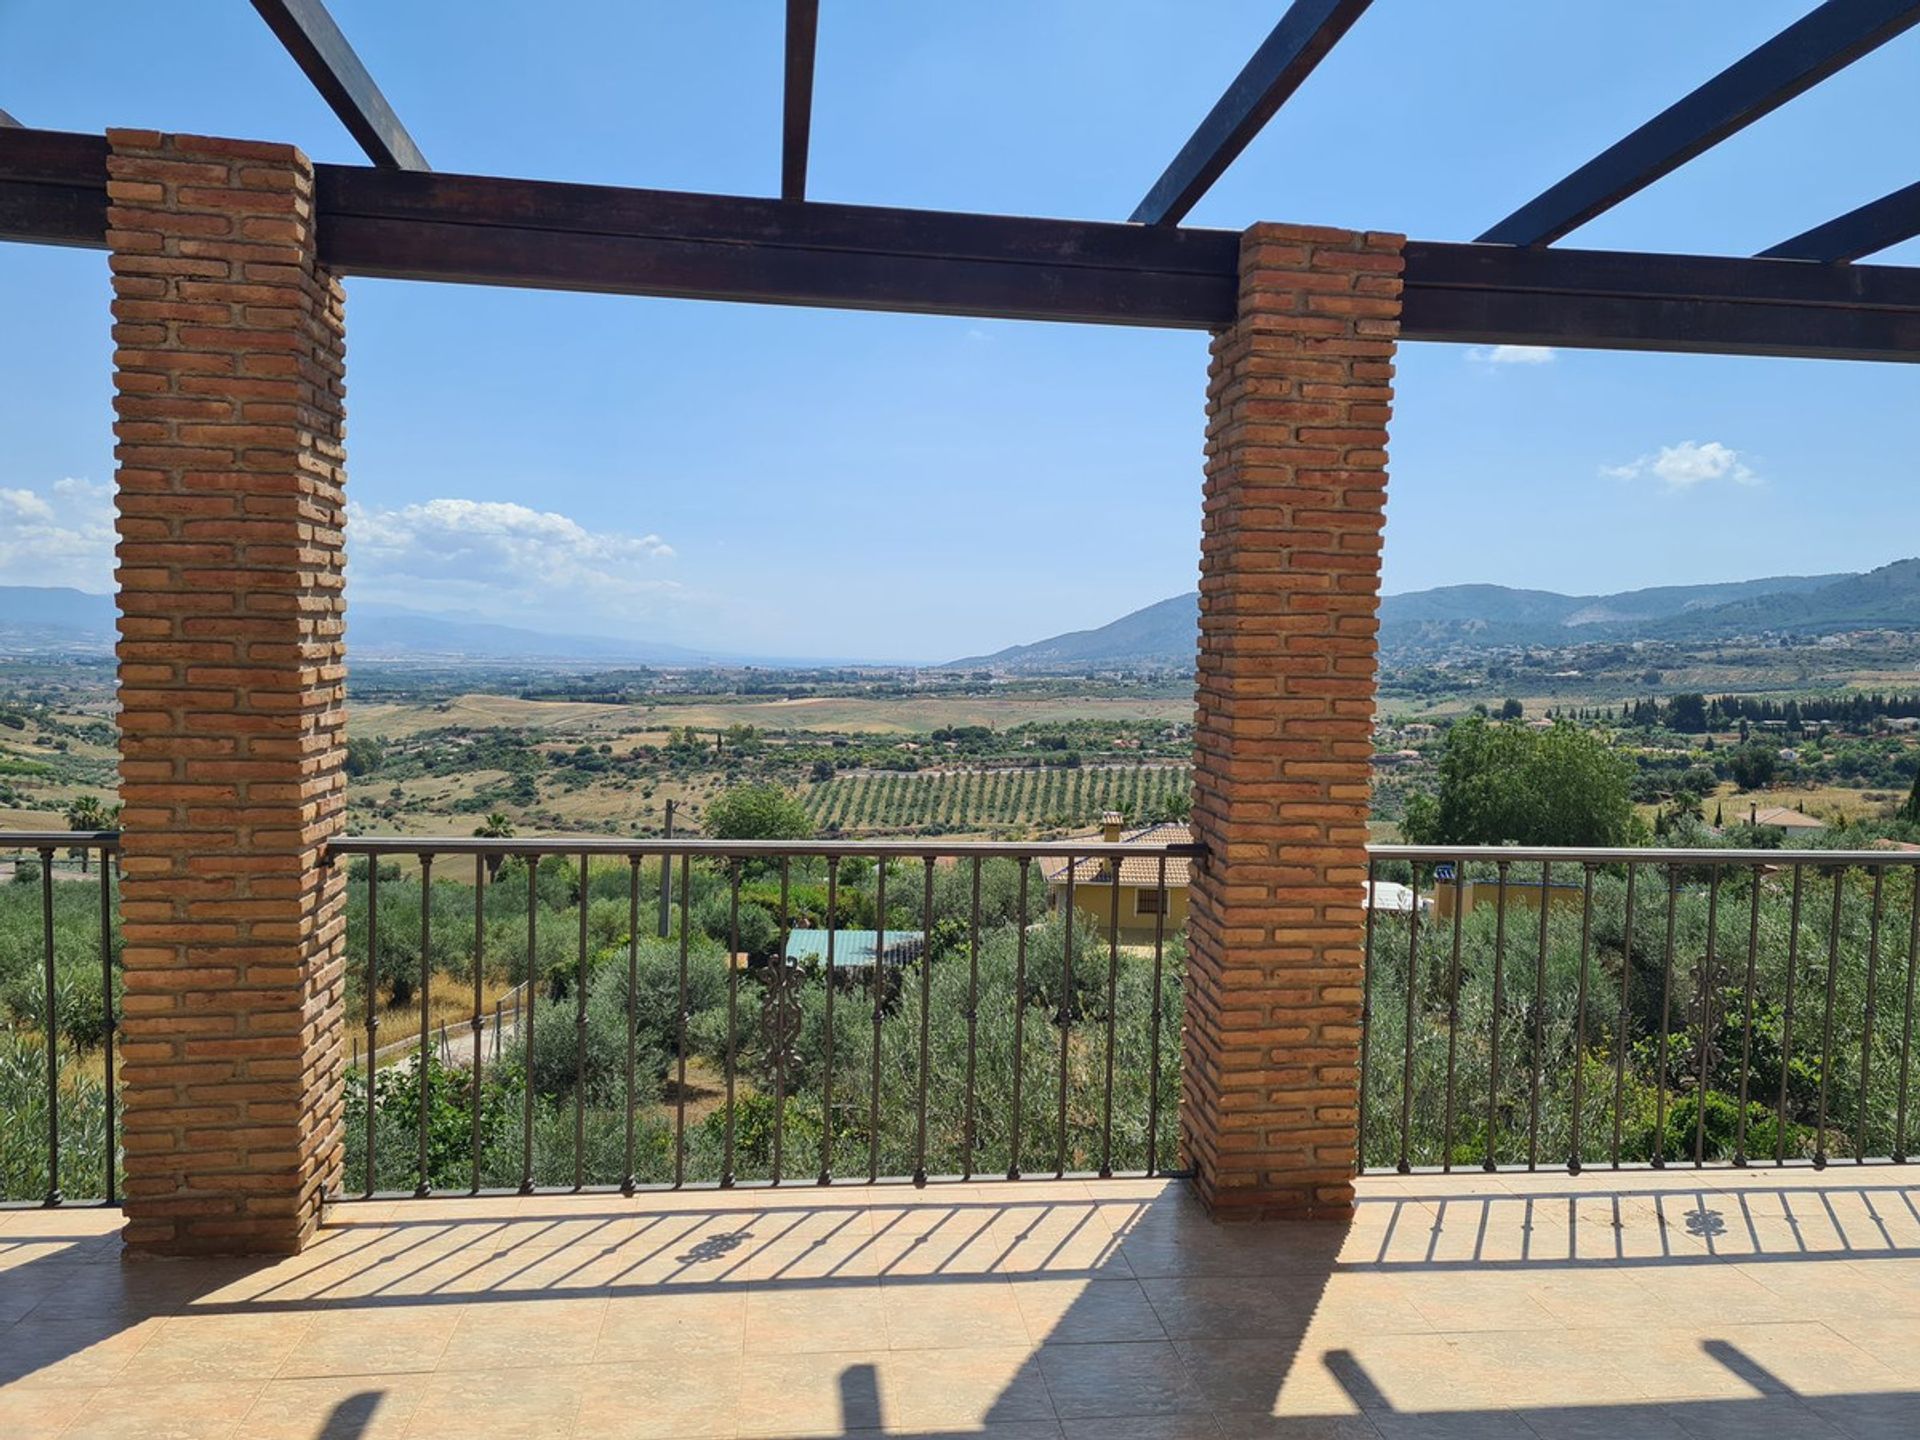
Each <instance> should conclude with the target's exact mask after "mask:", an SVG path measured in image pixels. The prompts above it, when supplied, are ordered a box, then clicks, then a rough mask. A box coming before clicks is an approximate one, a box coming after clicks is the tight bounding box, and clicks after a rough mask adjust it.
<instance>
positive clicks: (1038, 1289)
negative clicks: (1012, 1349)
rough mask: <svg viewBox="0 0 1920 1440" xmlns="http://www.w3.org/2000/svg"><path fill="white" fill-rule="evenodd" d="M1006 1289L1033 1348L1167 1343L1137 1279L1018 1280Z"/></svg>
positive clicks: (1158, 1319)
mask: <svg viewBox="0 0 1920 1440" xmlns="http://www.w3.org/2000/svg"><path fill="white" fill-rule="evenodd" d="M1010 1288H1011V1290H1012V1292H1013V1298H1014V1303H1015V1304H1016V1305H1018V1306H1019V1307H1020V1316H1021V1318H1022V1319H1023V1320H1024V1321H1025V1322H1026V1326H1027V1335H1028V1338H1029V1339H1031V1340H1032V1341H1033V1343H1035V1344H1037V1345H1085V1344H1089V1343H1093V1342H1099V1341H1106V1342H1109V1343H1111V1342H1115V1341H1128V1340H1165V1339H1166V1338H1167V1333H1166V1329H1165V1327H1164V1326H1162V1325H1161V1323H1160V1317H1159V1315H1158V1314H1157V1313H1155V1311H1154V1308H1153V1304H1152V1302H1151V1301H1149V1300H1148V1299H1147V1294H1146V1291H1144V1290H1142V1289H1141V1288H1140V1282H1139V1281H1137V1280H1133V1279H1096V1280H1046V1279H1034V1278H1029V1277H1020V1278H1017V1279H1015V1280H1013V1281H1011V1282H1010Z"/></svg>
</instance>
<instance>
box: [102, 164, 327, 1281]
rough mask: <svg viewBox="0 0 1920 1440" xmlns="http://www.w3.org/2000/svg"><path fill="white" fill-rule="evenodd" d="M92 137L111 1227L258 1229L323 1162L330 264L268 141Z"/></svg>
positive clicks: (218, 1235) (300, 1237) (315, 1188)
mask: <svg viewBox="0 0 1920 1440" xmlns="http://www.w3.org/2000/svg"><path fill="white" fill-rule="evenodd" d="M108 139H109V141H110V144H111V157H110V159H109V161H108V176H109V183H108V195H109V204H110V206H111V209H110V211H109V216H108V226H109V235H108V242H109V246H110V248H111V251H112V269H113V291H114V301H113V317H114V322H115V323H114V330H113V335H114V342H115V346H116V348H115V352H114V384H115V392H116V393H115V399H114V405H115V409H116V412H117V416H118V419H117V423H116V425H115V434H116V437H117V439H118V446H117V448H116V450H115V455H116V458H117V459H118V462H119V473H118V479H119V485H118V507H119V514H118V530H119V536H120V543H119V550H118V554H119V570H118V579H119V584H120V612H121V614H120V644H119V660H120V687H121V688H120V702H121V714H120V726H121V735H122V738H121V761H120V794H121V799H122V801H123V803H124V806H125V809H124V811H123V813H122V816H121V825H122V835H123V838H122V846H123V850H122V854H123V862H122V863H123V865H124V874H125V882H124V887H123V890H122V895H121V917H122V923H123V927H124V935H125V951H124V964H125V1021H124V1030H123V1036H124V1043H123V1047H122V1050H121V1055H122V1057H123V1060H124V1067H125V1068H124V1072H123V1077H122V1078H123V1084H124V1089H123V1103H124V1111H123V1114H124V1125H125V1146H126V1190H125V1198H126V1213H127V1226H126V1231H125V1236H126V1242H127V1244H128V1246H129V1247H130V1248H132V1249H135V1250H145V1251H152V1252H156V1253H168V1254H187V1253H208V1252H225V1253H239V1252H250V1253H273V1252H285V1251H290V1250H297V1249H298V1248H299V1247H300V1245H301V1244H302V1242H303V1241H304V1240H305V1238H306V1236H307V1235H308V1234H309V1233H311V1231H312V1228H313V1226H314V1225H315V1223H316V1222H317V1220H318V1218H319V1210H320V1200H321V1196H322V1194H323V1190H324V1187H326V1186H327V1185H328V1184H329V1183H331V1182H333V1181H335V1180H337V1174H336V1172H337V1169H338V1166H339V1164H340V1158H339V1152H340V1078H341V1077H340V1075H339V1073H338V1067H339V1063H340V1062H339V1047H338V1044H337V1040H338V1036H339V1033H340V1025H341V986H342V978H343V941H344V931H345V917H344V908H343V904H342V900H343V885H344V882H343V878H342V877H341V876H340V875H338V874H337V873H334V872H333V871H332V870H330V869H327V868H325V867H323V866H322V865H321V864H320V863H319V862H320V859H321V851H322V847H323V845H324V843H325V841H326V840H327V839H328V838H329V837H330V836H332V835H333V834H335V833H336V832H337V831H338V830H339V829H340V827H341V825H342V823H343V820H344V816H345V808H346V782H345V772H344V769H343V761H344V745H345V729H344V725H345V712H344V709H343V704H344V676H345V667H344V657H343V651H342V628H343V626H342V615H343V604H342V573H341V559H342V556H341V528H342V524H343V521H344V519H345V510H344V506H345V500H344V496H343V493H342V488H341V487H342V482H343V479H344V472H343V469H342V464H343V451H342V413H343V411H342V397H343V394H344V383H343V373H344V342H343V330H342V292H341V288H340V286H339V284H338V282H337V281H335V280H334V279H333V278H332V277H331V276H330V275H329V274H327V272H326V271H325V270H324V269H322V268H321V267H320V265H319V264H318V263H317V262H316V260H315V258H314V214H313V173H312V169H311V167H310V166H309V165H308V163H307V161H306V159H305V158H304V157H303V156H302V155H301V154H300V153H299V152H298V151H296V150H294V149H292V148H291V147H288V146H284V145H268V144H256V143H251V142H242V141H231V140H212V139H202V138H197V137H190V136H167V135H159V134H155V133H152V132H150V131H132V130H120V131H112V132H109V135H108Z"/></svg>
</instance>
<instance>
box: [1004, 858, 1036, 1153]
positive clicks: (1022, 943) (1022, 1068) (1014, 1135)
mask: <svg viewBox="0 0 1920 1440" xmlns="http://www.w3.org/2000/svg"><path fill="white" fill-rule="evenodd" d="M1032 863H1033V862H1032V861H1030V860H1028V859H1027V858H1026V857H1025V856H1024V855H1023V856H1020V857H1019V858H1018V859H1016V860H1015V861H1014V864H1015V865H1017V866H1019V868H1020V892H1019V895H1018V897H1017V899H1016V900H1015V902H1014V905H1015V909H1016V910H1017V912H1018V924H1016V925H1015V927H1014V938H1013V1097H1012V1110H1013V1114H1012V1115H1011V1116H1010V1117H1009V1121H1008V1133H1007V1179H1009V1180H1018V1179H1019V1178H1020V1086H1021V1081H1022V1080H1023V1079H1025V1077H1026V1073H1027V872H1028V868H1029V867H1030V866H1031V865H1032Z"/></svg>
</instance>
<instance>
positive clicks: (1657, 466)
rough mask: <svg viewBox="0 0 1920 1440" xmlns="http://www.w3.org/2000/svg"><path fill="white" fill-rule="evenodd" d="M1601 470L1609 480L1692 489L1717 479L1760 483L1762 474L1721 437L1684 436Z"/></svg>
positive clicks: (1602, 467) (1744, 483) (1750, 483)
mask: <svg viewBox="0 0 1920 1440" xmlns="http://www.w3.org/2000/svg"><path fill="white" fill-rule="evenodd" d="M1600 473H1601V474H1602V475H1604V476H1605V477H1606V478H1607V479H1609V480H1641V479H1647V478H1651V479H1654V480H1658V481H1659V482H1660V483H1661V484H1663V485H1665V486H1666V487H1667V488H1668V489H1669V490H1691V489H1693V488H1694V487H1695V486H1697V485H1705V484H1707V483H1708V482H1710V481H1714V480H1731V481H1732V482H1733V483H1734V484H1736V485H1758V484H1759V483H1760V477H1759V476H1758V475H1756V474H1755V473H1754V471H1753V467H1752V466H1750V465H1748V464H1747V462H1746V461H1745V460H1743V459H1742V458H1741V456H1740V452H1739V451H1738V450H1735V449H1733V448H1732V447H1731V446H1728V445H1722V444H1721V443H1720V442H1719V441H1718V440H1709V441H1707V442H1706V443H1705V444H1702V443H1701V442H1699V441H1697V440H1682V441H1681V442H1680V443H1679V444H1678V445H1662V446H1661V447H1660V449H1659V450H1658V452H1656V453H1655V454H1652V455H1642V456H1641V457H1640V458H1639V459H1638V460H1632V461H1629V462H1628V463H1627V464H1625V465H1602V466H1601V467H1600Z"/></svg>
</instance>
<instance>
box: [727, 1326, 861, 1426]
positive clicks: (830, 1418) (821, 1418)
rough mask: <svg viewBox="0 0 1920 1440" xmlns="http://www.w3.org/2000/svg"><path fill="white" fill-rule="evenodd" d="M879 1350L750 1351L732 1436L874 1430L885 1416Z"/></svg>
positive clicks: (742, 1368) (771, 1348) (742, 1369)
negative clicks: (834, 1351) (799, 1352)
mask: <svg viewBox="0 0 1920 1440" xmlns="http://www.w3.org/2000/svg"><path fill="white" fill-rule="evenodd" d="M887 1357H888V1352H887V1351H886V1350H884V1349H882V1348H879V1347H872V1348H867V1349H862V1350H848V1351H840V1352H837V1353H827V1352H819V1353H813V1354H793V1353H788V1352H785V1351H783V1350H781V1349H780V1348H779V1347H777V1346H774V1345H768V1346H766V1347H764V1348H750V1349H749V1350H748V1352H747V1356H746V1359H745V1360H744V1361H743V1362H742V1363H741V1366H740V1372H739V1375H740V1380H739V1392H738V1393H739V1403H738V1407H737V1409H736V1411H735V1416H734V1419H735V1426H736V1432H737V1433H738V1434H740V1435H747V1436H773V1435H832V1434H838V1433H840V1432H841V1430H842V1429H843V1428H845V1429H874V1428H877V1427H878V1426H879V1425H880V1423H881V1421H882V1420H883V1419H884V1416H885V1410H884V1406H885V1397H884V1394H883V1393H882V1391H881V1390H880V1373H881V1368H882V1366H883V1365H884V1364H885V1362H886V1360H887Z"/></svg>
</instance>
